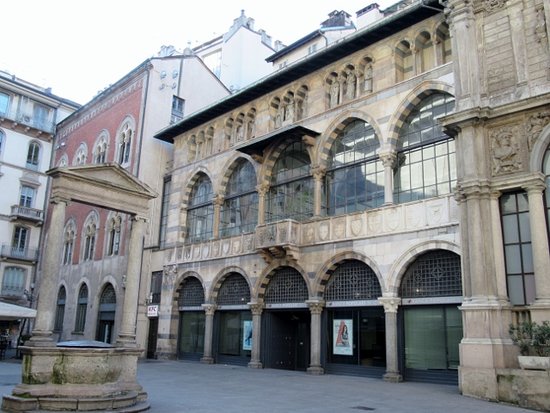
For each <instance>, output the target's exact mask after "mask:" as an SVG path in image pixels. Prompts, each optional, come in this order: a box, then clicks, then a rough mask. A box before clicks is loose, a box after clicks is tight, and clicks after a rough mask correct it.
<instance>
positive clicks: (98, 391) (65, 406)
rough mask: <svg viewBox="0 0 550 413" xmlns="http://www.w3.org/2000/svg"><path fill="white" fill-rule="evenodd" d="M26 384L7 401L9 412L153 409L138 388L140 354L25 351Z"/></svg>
mask: <svg viewBox="0 0 550 413" xmlns="http://www.w3.org/2000/svg"><path fill="white" fill-rule="evenodd" d="M21 351H22V353H23V363H22V380H21V384H18V385H17V386H15V388H14V389H13V391H12V394H11V395H9V396H4V397H3V400H2V409H3V410H4V411H7V412H33V411H36V412H42V411H59V410H69V411H81V412H87V411H89V412H91V411H94V412H96V411H101V410H104V411H112V412H116V411H119V410H120V411H124V412H125V413H128V412H141V411H144V410H147V409H149V404H148V403H147V393H146V392H145V391H144V390H143V388H142V387H141V385H140V384H139V383H138V382H137V377H136V375H137V360H138V357H139V356H140V355H141V353H142V350H137V349H128V348H115V347H111V348H90V347H88V348H86V347H77V348H74V347H70V348H64V347H49V348H47V347H22V349H21Z"/></svg>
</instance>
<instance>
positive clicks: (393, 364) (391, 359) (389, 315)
mask: <svg viewBox="0 0 550 413" xmlns="http://www.w3.org/2000/svg"><path fill="white" fill-rule="evenodd" d="M378 301H379V302H380V303H381V304H382V305H383V306H384V316H385V317H384V318H385V320H386V374H384V380H385V381H389V382H392V383H397V382H400V381H402V380H403V377H402V376H401V374H400V373H399V367H398V356H397V308H398V307H399V305H400V304H401V299H400V298H398V297H380V298H379V299H378Z"/></svg>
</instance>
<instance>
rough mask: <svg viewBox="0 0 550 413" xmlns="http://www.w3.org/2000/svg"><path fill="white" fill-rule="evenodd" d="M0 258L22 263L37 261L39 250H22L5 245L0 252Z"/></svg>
mask: <svg viewBox="0 0 550 413" xmlns="http://www.w3.org/2000/svg"><path fill="white" fill-rule="evenodd" d="M0 257H1V258H7V259H14V260H20V261H36V260H37V259H38V250H37V249H34V248H20V247H13V246H11V245H7V244H4V245H2V249H1V250H0Z"/></svg>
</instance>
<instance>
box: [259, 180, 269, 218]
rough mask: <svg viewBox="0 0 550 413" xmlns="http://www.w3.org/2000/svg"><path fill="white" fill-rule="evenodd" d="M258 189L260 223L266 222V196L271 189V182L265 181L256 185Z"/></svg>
mask: <svg viewBox="0 0 550 413" xmlns="http://www.w3.org/2000/svg"><path fill="white" fill-rule="evenodd" d="M256 191H258V225H264V224H265V196H266V195H267V191H269V184H268V183H267V182H264V183H262V184H260V185H258V186H257V187H256Z"/></svg>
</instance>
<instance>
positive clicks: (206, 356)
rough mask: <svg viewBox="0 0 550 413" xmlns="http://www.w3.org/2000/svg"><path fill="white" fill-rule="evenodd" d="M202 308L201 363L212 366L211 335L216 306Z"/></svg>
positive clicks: (206, 305) (204, 305)
mask: <svg viewBox="0 0 550 413" xmlns="http://www.w3.org/2000/svg"><path fill="white" fill-rule="evenodd" d="M202 308H204V312H205V314H206V319H205V321H204V351H203V356H202V358H201V363H206V364H212V363H214V357H212V333H213V330H214V313H215V312H216V306H215V305H214V304H203V305H202Z"/></svg>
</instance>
